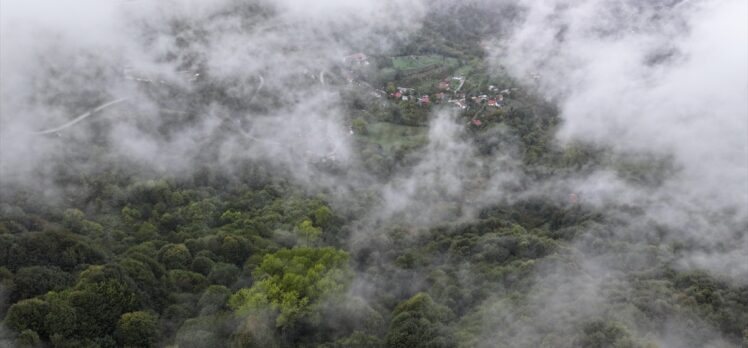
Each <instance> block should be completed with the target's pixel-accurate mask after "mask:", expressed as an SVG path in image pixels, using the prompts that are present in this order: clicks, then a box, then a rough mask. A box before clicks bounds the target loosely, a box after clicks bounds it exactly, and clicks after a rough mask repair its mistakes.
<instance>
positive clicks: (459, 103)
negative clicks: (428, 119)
mask: <svg viewBox="0 0 748 348" xmlns="http://www.w3.org/2000/svg"><path fill="white" fill-rule="evenodd" d="M449 102H450V103H452V104H454V105H455V106H457V107H458V108H460V109H461V110H465V109H467V103H465V99H460V100H450V101H449Z"/></svg>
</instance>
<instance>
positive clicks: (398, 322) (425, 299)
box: [386, 293, 456, 348]
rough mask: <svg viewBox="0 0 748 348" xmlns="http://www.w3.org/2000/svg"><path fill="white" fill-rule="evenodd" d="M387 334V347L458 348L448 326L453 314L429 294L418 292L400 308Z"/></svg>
mask: <svg viewBox="0 0 748 348" xmlns="http://www.w3.org/2000/svg"><path fill="white" fill-rule="evenodd" d="M392 315H393V318H392V321H391V322H390V329H389V332H387V340H386V345H387V347H393V348H395V347H397V348H411V347H412V348H417V347H454V346H456V342H455V340H454V337H453V336H452V334H451V332H450V331H449V328H448V326H447V325H446V324H447V323H448V322H449V320H450V319H452V317H453V314H452V312H451V311H450V310H449V308H447V307H445V306H442V305H439V304H437V303H434V301H433V300H432V299H431V297H430V296H429V295H428V294H425V293H418V294H416V295H414V296H413V297H411V298H410V299H409V300H407V301H404V302H402V303H400V304H399V305H397V307H396V308H395V310H394V311H393V312H392Z"/></svg>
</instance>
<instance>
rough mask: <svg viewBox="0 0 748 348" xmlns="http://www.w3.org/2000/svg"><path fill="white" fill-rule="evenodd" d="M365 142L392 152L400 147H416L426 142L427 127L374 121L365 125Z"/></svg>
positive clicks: (386, 151)
mask: <svg viewBox="0 0 748 348" xmlns="http://www.w3.org/2000/svg"><path fill="white" fill-rule="evenodd" d="M367 130H368V134H367V135H366V136H364V138H365V139H366V141H367V142H369V143H374V144H377V145H379V146H381V147H382V150H384V152H385V153H388V154H392V153H393V152H395V151H399V150H401V149H410V148H416V147H419V146H422V145H424V144H426V142H427V140H428V137H427V132H428V127H414V126H404V125H400V124H394V123H389V122H376V123H371V124H369V125H368V126H367Z"/></svg>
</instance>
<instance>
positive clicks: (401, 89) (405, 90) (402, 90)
mask: <svg viewBox="0 0 748 348" xmlns="http://www.w3.org/2000/svg"><path fill="white" fill-rule="evenodd" d="M397 90H398V91H399V92H400V93H402V94H403V95H406V94H407V95H410V94H413V93H415V92H416V90H415V89H413V88H407V87H397Z"/></svg>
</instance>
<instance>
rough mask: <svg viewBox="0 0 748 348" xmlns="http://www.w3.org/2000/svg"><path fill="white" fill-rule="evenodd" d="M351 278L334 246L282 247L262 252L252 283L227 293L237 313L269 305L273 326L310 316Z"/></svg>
mask: <svg viewBox="0 0 748 348" xmlns="http://www.w3.org/2000/svg"><path fill="white" fill-rule="evenodd" d="M351 277H352V274H351V270H350V268H349V266H348V254H347V253H346V252H344V251H339V250H336V249H334V248H294V249H283V250H280V251H278V252H276V253H274V254H268V255H266V256H265V257H264V258H263V260H262V263H261V264H260V265H259V266H258V267H257V268H256V269H255V271H254V278H255V279H256V282H255V284H254V285H253V286H252V287H251V288H244V289H241V290H239V291H238V292H237V293H236V294H234V295H233V296H231V299H230V300H229V304H230V306H231V307H232V308H234V309H235V310H236V311H237V312H238V313H240V314H242V313H248V312H251V311H252V310H255V309H260V308H265V307H268V306H269V307H270V308H272V309H274V310H277V311H278V312H279V316H278V318H277V319H276V325H277V326H279V327H282V326H286V325H289V324H292V323H293V322H295V321H296V320H298V319H300V318H304V317H307V318H310V319H312V321H315V320H318V318H312V315H313V314H314V313H315V306H316V305H317V304H318V303H319V301H320V300H321V299H322V298H324V297H326V296H332V295H337V294H340V293H342V292H343V291H344V290H345V288H346V287H347V285H348V283H349V281H350V279H351Z"/></svg>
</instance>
